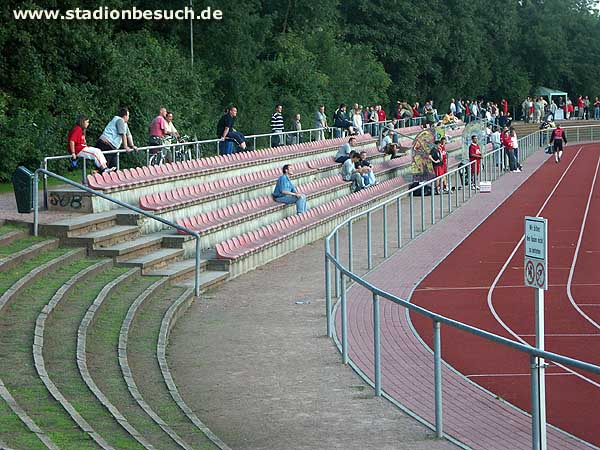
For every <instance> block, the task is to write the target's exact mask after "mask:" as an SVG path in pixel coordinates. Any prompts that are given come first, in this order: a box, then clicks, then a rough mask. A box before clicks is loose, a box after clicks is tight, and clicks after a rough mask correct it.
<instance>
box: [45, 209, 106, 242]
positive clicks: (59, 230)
mask: <svg viewBox="0 0 600 450" xmlns="http://www.w3.org/2000/svg"><path fill="white" fill-rule="evenodd" d="M116 223H117V212H116V211H109V212H104V213H97V214H82V215H80V216H74V217H70V218H68V219H63V220H59V221H57V222H53V223H50V224H40V226H39V230H40V234H44V235H52V236H58V237H67V235H70V236H76V235H77V234H83V233H88V232H90V231H96V230H101V229H104V228H108V227H111V226H113V225H116Z"/></svg>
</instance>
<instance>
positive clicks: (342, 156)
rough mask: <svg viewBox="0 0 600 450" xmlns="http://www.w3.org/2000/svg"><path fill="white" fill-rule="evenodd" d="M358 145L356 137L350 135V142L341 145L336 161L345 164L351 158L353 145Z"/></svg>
mask: <svg viewBox="0 0 600 450" xmlns="http://www.w3.org/2000/svg"><path fill="white" fill-rule="evenodd" d="M355 145H356V138H355V137H354V136H350V139H348V142H346V143H345V144H344V145H342V146H341V147H340V149H339V150H338V152H337V153H336V155H335V162H336V163H339V164H343V163H344V162H346V160H347V159H349V158H350V153H351V152H352V147H354V146H355Z"/></svg>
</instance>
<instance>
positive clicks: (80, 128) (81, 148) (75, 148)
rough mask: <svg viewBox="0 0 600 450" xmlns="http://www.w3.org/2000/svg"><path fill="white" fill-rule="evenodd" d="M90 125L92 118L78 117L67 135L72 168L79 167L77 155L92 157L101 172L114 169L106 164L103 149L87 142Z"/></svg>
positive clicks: (86, 157)
mask: <svg viewBox="0 0 600 450" xmlns="http://www.w3.org/2000/svg"><path fill="white" fill-rule="evenodd" d="M89 125H90V119H88V118H87V117H86V116H84V115H80V116H79V117H77V123H76V124H75V125H74V126H73V128H71V131H69V135H68V137H67V150H68V152H69V153H70V154H71V157H72V160H71V166H70V167H71V168H75V167H77V157H78V156H79V157H81V158H85V159H90V160H92V161H94V164H96V167H97V168H98V170H99V171H100V173H102V172H104V171H108V172H110V171H112V170H114V169H112V168H108V167H107V165H106V158H105V157H104V154H103V153H102V150H100V149H99V148H95V147H89V146H88V145H86V143H85V133H86V131H87V128H88V126H89Z"/></svg>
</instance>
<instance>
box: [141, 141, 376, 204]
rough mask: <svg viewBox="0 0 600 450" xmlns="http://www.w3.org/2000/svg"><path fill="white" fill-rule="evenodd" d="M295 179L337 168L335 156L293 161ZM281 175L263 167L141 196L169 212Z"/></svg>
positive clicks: (370, 153) (371, 148)
mask: <svg viewBox="0 0 600 450" xmlns="http://www.w3.org/2000/svg"><path fill="white" fill-rule="evenodd" d="M363 150H366V152H367V155H368V156H374V155H378V154H379V153H378V152H377V147H376V146H375V145H370V146H368V147H366V148H365V147H363ZM291 166H292V168H293V173H294V174H295V175H294V177H293V178H299V177H303V176H306V175H308V174H311V173H315V174H316V173H317V172H319V171H325V170H330V169H335V167H338V166H339V163H336V162H335V160H334V159H333V156H325V157H322V158H317V159H314V160H309V161H308V162H300V163H296V164H291ZM280 175H281V168H280V167H276V168H272V169H266V170H261V171H258V172H251V173H247V174H244V175H238V176H234V177H229V178H223V179H220V180H216V181H211V182H208V183H202V184H195V185H192V186H184V187H179V188H175V189H171V190H169V191H164V192H155V193H152V194H147V195H143V196H141V197H140V207H141V208H142V209H145V210H148V211H156V212H161V211H166V210H172V209H177V208H181V207H183V206H186V205H190V204H193V203H195V202H198V201H200V200H206V199H209V198H214V197H217V196H220V195H222V194H224V193H234V192H239V191H242V190H245V189H248V188H249V187H258V186H262V185H268V184H271V183H273V182H274V181H275V180H277V178H278V177H279V176H280Z"/></svg>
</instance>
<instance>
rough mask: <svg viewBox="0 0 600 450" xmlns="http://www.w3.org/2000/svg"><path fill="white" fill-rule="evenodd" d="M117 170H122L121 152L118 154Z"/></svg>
mask: <svg viewBox="0 0 600 450" xmlns="http://www.w3.org/2000/svg"><path fill="white" fill-rule="evenodd" d="M117 170H121V152H117Z"/></svg>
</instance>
